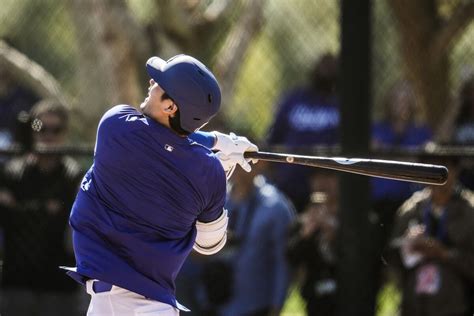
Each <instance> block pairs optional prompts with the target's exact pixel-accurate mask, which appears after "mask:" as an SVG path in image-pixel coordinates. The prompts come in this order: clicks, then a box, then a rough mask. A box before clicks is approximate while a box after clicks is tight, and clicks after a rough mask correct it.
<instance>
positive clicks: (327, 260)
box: [288, 170, 339, 315]
mask: <svg viewBox="0 0 474 316" xmlns="http://www.w3.org/2000/svg"><path fill="white" fill-rule="evenodd" d="M311 182H312V184H313V185H312V188H313V190H314V191H313V193H312V194H311V201H310V202H309V204H308V206H307V207H306V208H305V210H304V212H303V213H302V214H301V215H300V216H299V220H298V222H297V223H296V225H294V226H295V227H294V229H293V231H292V234H291V238H290V240H289V243H288V257H289V259H290V262H291V264H292V266H294V267H295V268H297V269H298V268H300V269H302V272H303V276H302V280H301V281H302V282H301V283H302V284H301V296H302V297H303V299H304V301H305V302H306V312H307V315H335V307H336V290H337V283H336V245H335V243H336V238H335V237H336V233H337V227H338V220H337V212H338V207H339V206H338V204H339V203H338V200H339V199H338V195H339V184H338V176H337V175H336V174H335V173H334V172H331V171H327V170H318V171H316V173H315V175H314V176H313V177H312V181H311ZM300 269H298V270H300Z"/></svg>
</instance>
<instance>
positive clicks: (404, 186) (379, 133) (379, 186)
mask: <svg viewBox="0 0 474 316" xmlns="http://www.w3.org/2000/svg"><path fill="white" fill-rule="evenodd" d="M384 103H385V105H384V106H385V117H384V118H383V119H382V120H381V121H379V122H376V123H375V124H374V126H373V131H372V143H373V147H374V148H381V149H401V148H414V147H417V146H423V145H425V144H426V143H427V142H428V141H429V140H431V138H432V131H431V129H430V128H429V127H428V126H427V125H426V124H417V123H416V120H415V114H416V98H415V95H414V91H413V89H412V87H411V86H410V84H409V83H408V82H407V81H399V82H397V83H395V85H393V87H392V88H391V89H390V90H389V91H388V92H387V95H386V97H385V101H384ZM371 186H372V200H373V203H374V205H373V207H374V209H375V211H376V212H377V214H378V216H379V221H380V223H381V224H382V226H381V229H382V230H383V231H382V232H381V234H382V235H381V239H380V242H381V244H385V241H386V239H387V238H388V234H389V232H390V230H391V227H392V220H393V216H394V214H395V212H396V211H397V209H398V208H399V207H400V205H401V204H402V203H403V202H404V201H405V200H406V199H407V198H409V197H410V196H411V195H412V194H413V192H415V191H416V190H417V189H419V188H420V187H419V186H417V185H415V184H413V183H410V182H404V181H395V180H387V179H381V178H372V179H371Z"/></svg>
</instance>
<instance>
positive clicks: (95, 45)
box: [70, 0, 142, 136]
mask: <svg viewBox="0 0 474 316" xmlns="http://www.w3.org/2000/svg"><path fill="white" fill-rule="evenodd" d="M71 4H72V6H71V10H70V14H71V16H72V19H73V21H74V24H75V26H76V32H77V38H78V42H79V63H78V64H79V65H81V67H80V68H79V69H78V73H77V76H78V78H77V79H78V87H79V90H80V91H79V100H78V103H79V104H80V105H81V106H82V107H83V110H84V113H85V114H86V117H87V119H88V121H89V122H87V123H90V124H95V123H96V122H97V120H98V118H100V117H101V115H102V114H103V113H104V112H105V111H106V110H107V109H108V108H110V107H111V106H113V105H116V104H119V103H127V104H131V105H137V104H138V102H139V101H140V98H141V94H142V93H141V92H140V84H139V81H138V78H139V77H138V71H139V70H138V68H137V62H136V55H137V46H136V45H134V39H133V38H130V36H129V34H130V31H129V30H127V29H130V28H133V27H134V25H133V24H131V23H130V21H133V19H131V18H130V16H129V12H128V9H127V8H126V5H125V3H124V2H123V1H113V0H104V1H99V0H72V1H71ZM94 133H95V132H94V131H91V133H90V134H91V135H89V136H93V134H94Z"/></svg>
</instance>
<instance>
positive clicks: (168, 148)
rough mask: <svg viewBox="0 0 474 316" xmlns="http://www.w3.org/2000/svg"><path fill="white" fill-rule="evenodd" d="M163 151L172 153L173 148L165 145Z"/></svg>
mask: <svg viewBox="0 0 474 316" xmlns="http://www.w3.org/2000/svg"><path fill="white" fill-rule="evenodd" d="M165 149H166V150H167V151H169V152H172V151H173V150H174V147H173V146H171V145H168V144H166V145H165Z"/></svg>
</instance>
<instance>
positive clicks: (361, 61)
mask: <svg viewBox="0 0 474 316" xmlns="http://www.w3.org/2000/svg"><path fill="white" fill-rule="evenodd" d="M370 20H371V0H359V1H353V0H342V1H341V32H342V36H341V38H342V39H341V41H342V42H341V54H340V66H341V67H340V71H341V72H340V78H341V79H340V96H341V122H340V123H341V125H340V126H341V130H340V132H341V147H342V153H343V155H344V156H351V155H353V156H355V155H357V156H362V157H363V156H366V155H367V154H368V152H369V136H370V125H371V120H370V118H371V106H370V103H371V93H370V77H371V67H370V59H371V56H370V52H371V49H370V48H371V47H370V46H371V29H370V24H371V21H370ZM340 191H341V195H340V196H341V201H340V212H339V219H340V230H339V232H340V233H339V240H338V242H339V244H338V245H339V248H338V304H337V309H338V310H337V315H341V316H342V315H344V316H349V315H358V316H359V315H360V316H368V315H373V314H374V305H375V290H374V289H375V287H374V283H375V279H376V275H375V273H376V269H374V262H375V260H374V251H373V249H374V244H375V242H374V240H371V235H370V231H371V229H370V226H371V225H370V223H369V216H368V214H369V208H370V205H369V204H370V200H369V178H368V177H363V176H354V175H348V174H341V185H340Z"/></svg>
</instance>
